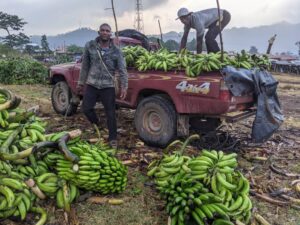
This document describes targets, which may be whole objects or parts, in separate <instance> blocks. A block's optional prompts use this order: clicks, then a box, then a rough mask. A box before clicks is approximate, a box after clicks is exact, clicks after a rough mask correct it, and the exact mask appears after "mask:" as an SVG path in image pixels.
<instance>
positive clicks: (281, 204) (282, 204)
mask: <svg viewBox="0 0 300 225" xmlns="http://www.w3.org/2000/svg"><path fill="white" fill-rule="evenodd" d="M251 193H252V194H254V195H255V196H256V197H259V198H261V199H263V200H265V201H266V202H269V203H272V204H276V205H280V206H284V205H289V204H290V203H289V202H283V201H279V200H276V199H273V198H270V197H269V196H267V195H264V194H258V193H256V192H255V191H251Z"/></svg>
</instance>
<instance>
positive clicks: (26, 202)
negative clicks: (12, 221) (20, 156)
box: [0, 177, 33, 220]
mask: <svg viewBox="0 0 300 225" xmlns="http://www.w3.org/2000/svg"><path fill="white" fill-rule="evenodd" d="M32 199H33V198H32V194H31V193H30V191H29V190H28V187H27V186H26V184H25V183H24V182H22V181H21V180H18V179H13V178H9V177H3V178H1V180H0V200H1V201H0V219H5V218H8V217H10V216H18V217H20V218H21V220H24V219H25V218H26V215H27V212H28V211H29V210H30V209H31V206H32Z"/></svg>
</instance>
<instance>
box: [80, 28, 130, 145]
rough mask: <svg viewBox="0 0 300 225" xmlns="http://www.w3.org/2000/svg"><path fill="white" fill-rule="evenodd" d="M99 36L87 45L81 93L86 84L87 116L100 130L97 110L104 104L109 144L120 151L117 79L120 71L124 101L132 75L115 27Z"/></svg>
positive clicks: (81, 75) (83, 105) (85, 106)
mask: <svg viewBox="0 0 300 225" xmlns="http://www.w3.org/2000/svg"><path fill="white" fill-rule="evenodd" d="M98 34H99V36H98V37H97V38H96V39H95V40H92V41H89V42H88V43H86V45H85V48H84V53H83V59H82V65H81V71H80V76H79V81H78V85H77V91H78V92H79V93H82V92H83V87H84V85H85V84H86V90H85V93H84V96H83V103H82V109H83V113H84V114H85V116H86V117H87V118H88V120H89V121H90V122H91V123H92V124H93V125H94V126H95V125H96V126H97V127H98V126H99V119H98V117H97V115H96V113H95V109H94V107H95V105H96V102H97V101H99V100H100V101H101V102H102V104H103V106H104V110H105V115H106V118H107V126H108V130H109V144H110V146H111V147H113V148H117V123H116V113H115V108H116V103H115V97H116V96H115V83H114V82H115V81H114V80H115V79H114V76H115V72H116V71H118V72H119V74H120V83H121V94H120V98H121V99H122V100H124V99H125V97H126V94H127V86H128V75H127V70H126V64H125V60H124V58H123V55H122V52H121V50H120V49H118V48H117V47H116V46H115V45H114V44H113V41H112V39H111V27H110V26H109V25H108V24H106V23H104V24H102V25H101V26H100V28H99V31H98Z"/></svg>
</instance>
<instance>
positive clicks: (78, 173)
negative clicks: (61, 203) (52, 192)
mask: <svg viewBox="0 0 300 225" xmlns="http://www.w3.org/2000/svg"><path fill="white" fill-rule="evenodd" d="M69 148H70V151H71V152H72V153H74V154H76V155H78V156H79V161H78V162H76V163H73V162H71V161H68V160H65V159H64V157H63V156H62V155H61V154H59V153H49V154H47V155H46V156H45V157H44V159H43V160H44V161H45V163H46V164H47V165H48V166H51V167H54V168H55V169H56V171H57V173H58V175H59V176H60V177H61V178H63V179H65V180H67V181H70V182H72V183H73V184H75V185H76V186H78V187H80V188H83V189H86V190H93V191H98V192H100V193H102V194H108V193H119V192H122V191H123V190H124V189H125V187H126V184H127V168H126V167H125V166H124V165H123V164H122V163H120V162H119V161H118V160H117V159H116V158H115V157H113V156H110V155H109V154H107V153H106V152H105V151H102V149H100V148H99V146H97V145H90V144H88V143H86V142H77V143H74V144H72V145H71V146H70V147H69Z"/></svg>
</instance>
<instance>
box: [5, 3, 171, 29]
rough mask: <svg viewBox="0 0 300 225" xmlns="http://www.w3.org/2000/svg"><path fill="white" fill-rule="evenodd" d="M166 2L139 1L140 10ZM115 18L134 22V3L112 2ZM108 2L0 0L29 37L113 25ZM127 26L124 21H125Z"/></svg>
mask: <svg viewBox="0 0 300 225" xmlns="http://www.w3.org/2000/svg"><path fill="white" fill-rule="evenodd" d="M167 1H168V0H143V9H144V10H148V9H152V8H154V7H156V6H159V5H162V4H164V3H166V2H167ZM114 5H115V11H116V14H117V16H118V19H119V20H120V19H122V17H124V16H125V18H127V19H128V17H129V15H130V17H131V21H133V19H134V11H135V9H136V5H135V1H134V0H114ZM110 7H111V1H110V0H85V1H82V0H64V1H61V0H42V1H41V0H10V1H6V0H4V1H3V0H1V1H0V8H1V10H2V11H4V12H6V13H9V14H15V15H18V16H19V17H21V18H23V19H24V20H25V21H26V22H27V23H28V24H27V25H26V26H25V32H26V33H30V34H43V33H48V34H57V33H64V32H67V31H69V30H72V29H76V28H78V27H79V26H82V27H91V28H93V29H96V28H97V27H98V25H99V24H100V23H102V22H113V20H112V12H111V10H104V9H105V8H110ZM127 24H128V22H127Z"/></svg>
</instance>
